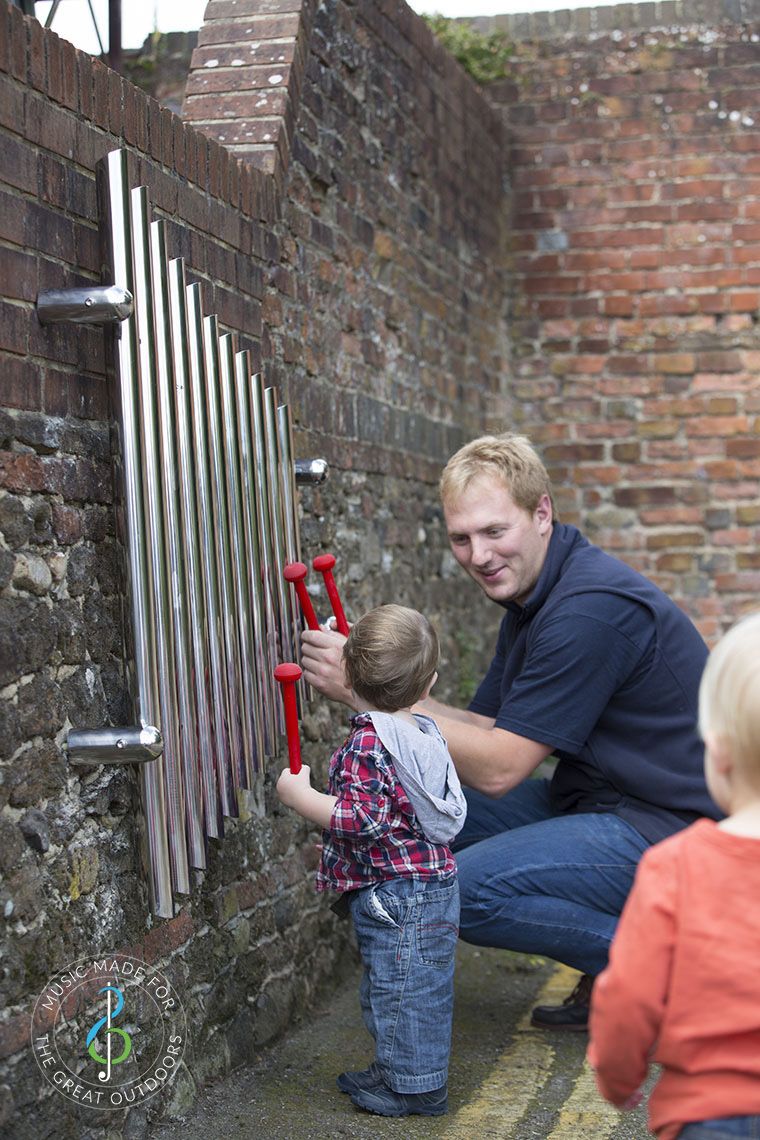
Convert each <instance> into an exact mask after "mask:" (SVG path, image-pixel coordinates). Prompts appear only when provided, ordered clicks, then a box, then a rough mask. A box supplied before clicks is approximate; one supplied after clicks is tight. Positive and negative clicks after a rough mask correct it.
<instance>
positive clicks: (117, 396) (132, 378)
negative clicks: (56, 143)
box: [98, 151, 174, 918]
mask: <svg viewBox="0 0 760 1140" xmlns="http://www.w3.org/2000/svg"><path fill="white" fill-rule="evenodd" d="M126 158H127V156H126V152H125V151H111V153H110V154H108V155H107V156H106V157H105V159H104V160H103V161H102V162H101V164H100V166H99V169H98V177H99V190H100V197H101V217H102V218H103V222H104V225H103V231H104V233H105V234H106V235H107V244H108V250H107V257H108V260H109V261H110V271H111V276H112V280H114V281H116V282H117V283H118V284H120V285H121V286H123V287H124V288H125V289H128V290H129V291H130V292H133V288H132V280H133V272H132V241H131V226H130V209H129V190H128V186H127V161H126ZM113 364H114V383H113V392H114V405H115V428H116V437H117V440H118V443H117V448H116V453H115V457H114V459H115V464H116V467H117V471H116V475H117V478H116V479H115V486H116V488H117V494H119V495H123V501H119V500H117V504H116V506H117V511H116V515H117V525H118V526H119V530H120V534H121V538H122V543H123V547H124V552H125V563H126V572H127V575H126V576H127V591H128V595H129V598H130V601H131V610H132V620H131V621H129V620H128V619H126V617H125V619H124V621H123V628H124V632H125V639H126V641H127V648H126V653H125V659H126V664H127V671H128V676H129V678H130V689H131V692H132V697H133V701H134V706H135V715H136V719H137V721H138V723H139V724H140V725H141V726H148V725H159V723H160V721H159V706H158V700H157V690H158V685H157V682H156V663H155V646H154V641H153V624H152V621H151V620H149V615H150V588H149V577H148V558H147V551H146V541H145V519H144V513H143V488H142V470H141V459H140V432H139V426H138V424H139V419H138V409H139V397H138V390H139V389H138V379H139V378H138V373H139V367H140V364H139V358H138V353H137V330H136V322H135V318H134V316H132V317H130V318H129V319H128V320H126V321H124V322H123V323H122V324H121V325H118V326H116V327H115V330H114V361H113ZM119 476H121V478H119ZM130 633H131V635H132V643H131V644H130V641H129V635H130ZM140 782H141V786H142V808H143V810H142V813H141V816H140V818H139V823H140V825H141V828H142V830H143V831H144V834H145V839H146V848H147V850H146V852H145V855H146V863H147V871H148V884H149V889H150V896H151V906H152V909H153V911H154V913H155V914H157V915H158V916H159V917H161V918H171V917H172V915H173V913H174V906H173V902H172V893H171V874H170V866H169V845H168V837H167V832H166V812H165V791H164V774H163V763H162V761H161V760H154V761H152V762H149V763H146V764H142V765H141V766H140Z"/></svg>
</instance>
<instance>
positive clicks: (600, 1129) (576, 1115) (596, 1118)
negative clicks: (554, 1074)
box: [547, 1062, 620, 1140]
mask: <svg viewBox="0 0 760 1140" xmlns="http://www.w3.org/2000/svg"><path fill="white" fill-rule="evenodd" d="M589 1106H592V1107H589ZM619 1123H620V1113H619V1112H618V1111H617V1110H616V1109H614V1108H613V1107H612V1105H611V1104H607V1102H606V1101H605V1100H602V1097H601V1095H600V1093H599V1092H598V1091H597V1087H596V1081H595V1080H594V1074H593V1073H592V1072H591V1069H590V1068H589V1065H588V1062H584V1065H583V1068H582V1069H581V1071H580V1074H579V1076H578V1079H577V1081H576V1082H575V1085H574V1086H573V1091H572V1092H571V1093H570V1096H569V1097H568V1098H567V1100H566V1101H565V1107H564V1108H563V1109H562V1111H561V1112H560V1114H559V1120H558V1121H557V1125H556V1127H555V1128H554V1130H553V1131H552V1132H550V1133H549V1136H548V1137H547V1140H607V1138H608V1137H609V1136H611V1135H612V1133H613V1132H614V1131H615V1129H616V1127H617V1126H618V1124H619Z"/></svg>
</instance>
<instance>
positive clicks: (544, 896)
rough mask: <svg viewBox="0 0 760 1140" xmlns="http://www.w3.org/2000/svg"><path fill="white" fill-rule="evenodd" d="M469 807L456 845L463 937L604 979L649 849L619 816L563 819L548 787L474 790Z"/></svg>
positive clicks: (528, 784)
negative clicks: (497, 794)
mask: <svg viewBox="0 0 760 1140" xmlns="http://www.w3.org/2000/svg"><path fill="white" fill-rule="evenodd" d="M467 804H468V810H467V820H466V822H465V825H464V828H463V829H462V831H461V832H460V833H459V835H458V836H457V838H456V840H455V842H454V844H453V845H452V846H453V847H454V849H455V851H456V855H457V866H458V868H459V888H460V891H461V896H462V915H461V920H460V928H461V937H462V938H463V939H464V940H465V941H466V942H473V943H475V944H476V945H477V946H500V947H502V948H503V949H506V950H519V951H521V952H522V953H524V954H542V955H545V956H546V957H548V958H554V959H556V960H557V961H559V962H564V963H565V964H566V965H568V966H572V967H574V968H575V969H576V970H582V971H583V973H584V974H592V975H596V974H598V973H600V972H601V971H602V970H603V969H604V967H605V966H606V965H607V955H608V952H609V947H610V943H611V942H612V936H613V934H614V933H615V927H616V926H617V921H618V917H619V915H620V911H621V910H622V909H623V904H624V903H625V900H626V898H627V896H628V892H629V891H630V889H631V885H632V883H633V877H634V875H635V873H636V865H637V864H638V861H639V859H640V858H641V856H642V855H643V854H644V852H645V851H646V849H647V848H648V847H649V843H648V842H647V840H646V839H644V837H643V836H642V835H640V834H639V832H638V831H637V830H636V829H635V827H633V826H632V825H631V824H629V823H626V822H625V820H622V819H620V818H618V816H616V815H612V814H611V813H610V812H605V813H598V814H597V813H584V814H579V815H557V814H556V813H554V812H553V811H552V808H551V804H550V801H549V781H548V780H535V779H529V780H524V781H523V783H522V784H519V785H518V786H517V787H516V788H514V789H513V790H512V791H511V792H508V793H507V794H506V795H505V796H502V797H501V798H500V799H490V798H489V797H488V796H484V795H482V793H480V792H474V791H470V790H468V791H467Z"/></svg>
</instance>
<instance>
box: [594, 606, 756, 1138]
mask: <svg viewBox="0 0 760 1140" xmlns="http://www.w3.org/2000/svg"><path fill="white" fill-rule="evenodd" d="M699 727H700V732H701V734H702V738H703V740H704V742H705V775H706V777H707V786H708V788H709V790H710V793H711V794H712V797H713V799H714V800H715V802H716V803H717V804H718V805H719V807H720V808H721V809H722V810H723V811H725V812H726V816H727V818H725V819H723V820H721V822H720V823H717V824H716V823H714V822H713V821H712V820H707V819H702V820H700V821H698V822H697V823H694V824H692V825H691V827H689V828H687V829H686V830H685V831H682V832H680V833H679V834H678V835H675V836H673V837H672V838H670V839H666V840H664V841H663V842H662V843H659V844H657V845H656V846H655V847H652V848H651V849H650V850H649V851H647V853H646V854H645V855H644V857H643V859H642V861H641V864H640V867H639V870H638V873H637V875H636V881H635V884H634V887H633V891H632V892H631V894H630V896H629V899H628V902H627V904H626V907H625V910H624V911H623V915H622V918H621V920H620V924H619V926H618V929H617V933H616V935H615V939H614V941H613V944H612V951H611V955H610V964H609V966H608V967H607V969H606V970H605V971H604V973H602V974H601V975H600V976H599V978H598V979H597V983H596V986H595V988H594V994H593V998H592V1004H591V1021H590V1032H591V1044H590V1046H589V1061H590V1063H591V1065H592V1067H593V1068H594V1069H595V1070H596V1079H597V1084H598V1085H599V1089H600V1091H601V1093H602V1095H603V1096H605V1097H606V1098H607V1100H610V1101H611V1102H612V1103H613V1104H615V1105H617V1106H618V1107H619V1108H631V1107H634V1106H635V1104H637V1103H638V1102H639V1101H640V1100H641V1094H640V1092H639V1089H640V1086H641V1085H642V1083H643V1081H644V1080H645V1078H646V1075H647V1068H648V1065H649V1064H650V1062H658V1063H659V1064H660V1065H662V1075H661V1077H660V1080H659V1082H658V1084H657V1086H656V1088H655V1090H654V1092H653V1093H652V1097H651V1101H650V1105H649V1124H650V1128H651V1129H652V1131H654V1132H655V1133H656V1134H657V1136H658V1137H659V1140H675V1137H678V1138H679V1140H729V1138H731V1137H737V1136H745V1137H746V1136H760V970H758V961H760V906H758V900H759V899H760V613H756V614H754V615H752V616H751V617H748V618H745V619H744V620H743V621H741V622H739V623H738V624H737V625H735V626H734V627H733V629H731V630H730V631H729V632H728V633H727V634H726V636H725V637H724V638H723V639H722V640H721V641H720V642H719V643H718V645H717V647H716V648H715V650H714V651H713V653H712V654H711V655H710V657H709V658H708V662H707V666H706V668H705V671H704V675H703V677H702V683H701V687H700V691H699Z"/></svg>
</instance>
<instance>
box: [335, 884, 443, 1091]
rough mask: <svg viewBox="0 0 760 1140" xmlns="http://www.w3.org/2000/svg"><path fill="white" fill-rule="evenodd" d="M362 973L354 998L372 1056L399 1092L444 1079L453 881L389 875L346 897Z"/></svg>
mask: <svg viewBox="0 0 760 1140" xmlns="http://www.w3.org/2000/svg"><path fill="white" fill-rule="evenodd" d="M351 917H352V918H353V920H354V928H355V930H356V936H357V939H358V942H359V949H360V951H361V956H362V961H363V963H364V974H363V977H362V981H361V987H360V990H359V998H360V1001H361V1006H362V1013H363V1014H364V1023H365V1025H366V1026H367V1029H368V1030H369V1032H370V1034H371V1035H372V1037H373V1038H374V1040H375V1046H376V1056H375V1061H376V1063H377V1065H378V1066H379V1068H380V1070H381V1072H382V1074H383V1079H384V1081H385V1083H386V1084H387V1085H388V1086H389V1087H390V1088H392V1089H393V1091H394V1092H398V1093H423V1092H431V1091H432V1090H433V1089H438V1088H440V1087H441V1085H444V1084H445V1083H446V1079H447V1076H448V1066H449V1050H450V1047H451V1018H452V1013H453V1004H454V953H455V950H456V944H457V933H458V927H459V885H458V883H457V879H456V875H454V876H452V877H451V878H449V879H446V880H441V879H433V880H426V879H409V878H403V877H398V878H395V879H388V880H386V881H385V882H383V883H380V884H378V885H377V886H374V887H365V888H364V889H363V890H358V891H356V892H355V893H354V894H353V895H352V897H351Z"/></svg>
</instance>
